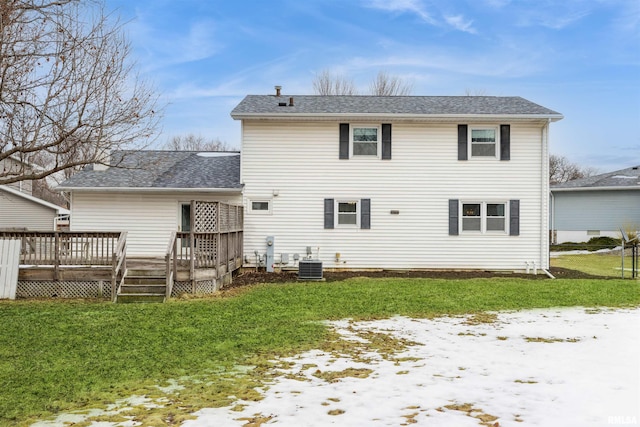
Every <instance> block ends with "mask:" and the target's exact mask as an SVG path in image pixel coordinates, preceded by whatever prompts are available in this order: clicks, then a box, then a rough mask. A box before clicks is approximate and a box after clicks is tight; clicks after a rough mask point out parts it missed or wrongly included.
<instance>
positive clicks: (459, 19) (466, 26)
mask: <svg viewBox="0 0 640 427" xmlns="http://www.w3.org/2000/svg"><path fill="white" fill-rule="evenodd" d="M445 21H447V24H449V25H450V26H452V27H453V28H455V29H456V30H460V31H464V32H465V33H470V34H476V33H477V31H476V29H475V28H473V25H472V24H473V21H469V20H465V19H464V17H463V16H462V15H456V16H446V17H445Z"/></svg>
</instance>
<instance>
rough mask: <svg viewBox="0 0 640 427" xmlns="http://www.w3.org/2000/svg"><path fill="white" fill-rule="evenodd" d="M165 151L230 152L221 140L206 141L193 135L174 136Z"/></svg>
mask: <svg viewBox="0 0 640 427" xmlns="http://www.w3.org/2000/svg"><path fill="white" fill-rule="evenodd" d="M164 149H165V150H176V151H229V146H228V145H227V143H226V142H224V141H220V139H219V138H215V139H206V138H205V137H203V136H201V135H194V134H192V133H190V134H188V135H186V136H179V135H178V136H174V137H173V138H171V139H170V140H169V141H167V143H166V144H165V145H164Z"/></svg>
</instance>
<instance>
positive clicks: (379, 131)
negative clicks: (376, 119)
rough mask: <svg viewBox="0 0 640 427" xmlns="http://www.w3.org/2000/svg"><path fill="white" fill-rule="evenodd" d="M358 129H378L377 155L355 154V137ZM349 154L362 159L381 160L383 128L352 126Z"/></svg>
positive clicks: (350, 129)
mask: <svg viewBox="0 0 640 427" xmlns="http://www.w3.org/2000/svg"><path fill="white" fill-rule="evenodd" d="M356 129H376V134H377V137H378V138H377V140H376V154H375V155H373V154H355V150H354V144H357V142H355V143H354V141H353V135H354V133H355V130H356ZM349 153H351V157H356V158H361V159H379V158H381V157H382V126H380V125H376V124H351V125H350V126H349Z"/></svg>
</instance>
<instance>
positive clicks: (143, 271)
mask: <svg viewBox="0 0 640 427" xmlns="http://www.w3.org/2000/svg"><path fill="white" fill-rule="evenodd" d="M166 275H167V272H166V270H165V269H164V268H127V276H133V277H164V276H166Z"/></svg>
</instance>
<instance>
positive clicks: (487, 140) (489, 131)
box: [471, 128, 498, 157]
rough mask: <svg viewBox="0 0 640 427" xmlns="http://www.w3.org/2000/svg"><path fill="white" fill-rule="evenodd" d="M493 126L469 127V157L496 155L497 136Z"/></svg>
mask: <svg viewBox="0 0 640 427" xmlns="http://www.w3.org/2000/svg"><path fill="white" fill-rule="evenodd" d="M496 134H497V132H496V129H495V128H475V129H474V128H472V129H471V157H497V153H498V138H497V137H496Z"/></svg>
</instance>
